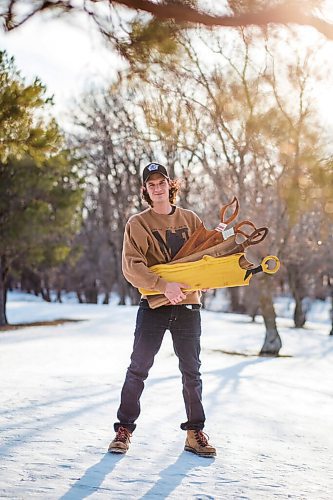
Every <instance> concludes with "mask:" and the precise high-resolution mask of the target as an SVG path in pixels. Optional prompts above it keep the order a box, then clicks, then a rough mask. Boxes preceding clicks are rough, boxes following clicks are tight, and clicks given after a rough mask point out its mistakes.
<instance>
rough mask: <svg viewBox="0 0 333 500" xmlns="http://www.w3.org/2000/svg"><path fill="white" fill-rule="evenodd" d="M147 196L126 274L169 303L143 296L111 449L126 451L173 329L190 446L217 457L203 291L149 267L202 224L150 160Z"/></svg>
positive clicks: (131, 225)
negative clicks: (207, 430)
mask: <svg viewBox="0 0 333 500" xmlns="http://www.w3.org/2000/svg"><path fill="white" fill-rule="evenodd" d="M142 184H143V197H144V198H145V199H146V201H148V203H149V205H150V208H148V209H147V210H144V211H143V212H141V213H139V214H136V215H134V216H132V217H131V218H130V219H129V220H128V222H127V224H126V228H125V235H124V246H123V259H122V265H123V273H124V276H125V278H126V279H127V280H128V281H129V282H130V283H131V284H132V285H133V286H135V287H137V288H139V287H141V288H145V289H151V290H158V291H159V292H160V293H161V294H164V295H165V296H166V297H167V299H168V300H169V304H168V305H165V306H161V307H158V308H156V309H151V308H150V307H149V303H148V301H147V299H146V298H145V297H142V298H141V301H140V305H139V310H138V314H137V319H136V328H135V332H134V346H133V352H132V355H131V363H130V366H129V368H128V370H127V374H126V379H125V382H124V385H123V388H122V391H121V403H120V407H119V409H118V412H117V418H118V422H116V423H115V424H114V429H115V431H116V436H115V438H114V440H113V441H112V442H111V443H110V446H109V450H108V451H109V452H111V453H126V451H127V450H128V447H129V443H130V437H131V435H132V433H133V431H134V430H135V427H136V424H135V421H136V420H137V418H138V416H139V414H140V396H141V394H142V391H143V388H144V380H145V379H146V378H147V377H148V372H149V369H150V368H151V367H152V365H153V363H154V357H155V355H156V354H157V352H158V351H159V349H160V347H161V344H162V340H163V336H164V333H165V331H166V330H170V332H171V335H172V341H173V347H174V351H175V353H176V355H177V356H178V358H179V368H180V371H181V373H182V383H183V397H184V402H185V408H186V414H187V422H185V423H182V424H181V426H180V427H181V429H183V430H186V431H187V438H186V442H185V450H187V451H190V452H192V453H196V454H197V455H200V456H204V457H212V456H215V455H216V450H215V448H214V447H213V446H211V445H210V444H209V443H208V441H207V437H206V435H205V434H204V433H203V432H202V429H203V428H204V423H205V413H204V410H203V406H202V401H201V395H202V383H201V375H200V372H199V368H200V359H199V355H200V334H201V319H200V307H201V305H200V292H191V293H188V294H186V295H185V293H184V292H183V289H185V288H186V284H185V283H169V282H167V281H165V280H164V279H162V278H160V277H158V276H157V275H156V274H154V273H153V272H152V271H150V270H149V267H150V266H153V265H154V264H161V263H165V262H169V261H170V260H171V259H172V258H173V257H174V256H175V255H176V253H177V252H178V251H179V250H180V248H181V247H182V246H183V244H184V243H185V241H186V240H187V239H188V238H189V236H190V235H191V234H192V233H193V232H194V231H195V229H196V228H197V227H198V226H199V225H200V223H201V221H200V219H199V217H198V216H197V215H196V214H195V213H194V212H192V211H190V210H185V209H183V208H180V207H176V206H175V205H174V201H175V197H176V194H177V191H178V189H179V185H178V183H177V181H174V180H170V178H169V175H168V172H167V170H166V168H165V167H164V166H162V165H160V164H158V163H150V164H149V165H147V166H146V167H145V169H144V170H143V177H142Z"/></svg>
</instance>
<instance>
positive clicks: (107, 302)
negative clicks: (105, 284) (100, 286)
mask: <svg viewBox="0 0 333 500" xmlns="http://www.w3.org/2000/svg"><path fill="white" fill-rule="evenodd" d="M109 303H110V293H109V292H105V295H104V299H103V305H108V304H109Z"/></svg>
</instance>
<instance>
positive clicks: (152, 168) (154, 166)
mask: <svg viewBox="0 0 333 500" xmlns="http://www.w3.org/2000/svg"><path fill="white" fill-rule="evenodd" d="M153 174H161V175H163V177H165V178H166V179H169V174H168V171H167V169H166V168H165V167H163V165H160V164H159V163H148V165H146V166H145V168H144V169H143V172H142V184H146V182H147V180H148V179H149V177H150V176H151V175H153Z"/></svg>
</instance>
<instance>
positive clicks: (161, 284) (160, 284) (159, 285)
mask: <svg viewBox="0 0 333 500" xmlns="http://www.w3.org/2000/svg"><path fill="white" fill-rule="evenodd" d="M167 283H168V282H167V281H166V280H164V279H163V278H160V277H158V279H157V281H156V283H155V285H154V290H158V291H159V292H161V293H163V294H164V292H165V289H166V286H167Z"/></svg>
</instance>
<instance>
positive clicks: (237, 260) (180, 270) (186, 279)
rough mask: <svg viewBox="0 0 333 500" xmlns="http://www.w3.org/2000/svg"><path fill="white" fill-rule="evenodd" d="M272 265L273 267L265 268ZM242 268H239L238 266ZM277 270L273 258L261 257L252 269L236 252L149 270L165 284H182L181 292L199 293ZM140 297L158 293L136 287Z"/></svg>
mask: <svg viewBox="0 0 333 500" xmlns="http://www.w3.org/2000/svg"><path fill="white" fill-rule="evenodd" d="M269 262H273V264H274V267H272V268H270V267H269ZM242 266H243V267H242ZM279 268H280V261H279V259H278V258H277V257H275V256H274V255H269V256H267V257H265V258H264V259H263V260H262V262H261V265H260V266H258V267H254V266H253V264H251V263H250V262H248V261H247V260H246V257H245V255H244V253H236V254H233V255H228V256H226V257H211V256H210V255H205V256H204V257H202V259H200V260H197V261H195V262H182V263H178V264H177V263H175V264H172V263H170V264H158V265H156V266H152V267H150V268H149V269H150V270H151V271H153V272H154V273H156V274H157V275H158V276H160V277H161V278H163V279H165V280H166V281H169V282H178V283H186V284H188V285H189V288H188V289H186V290H185V291H193V290H202V289H205V288H226V287H234V286H246V285H248V284H249V283H250V280H251V277H252V276H253V274H256V273H258V272H261V271H263V272H264V273H267V274H275V273H276V272H277V271H278V270H279ZM139 292H140V293H141V294H142V295H157V294H160V293H161V292H158V291H155V290H145V289H143V288H139Z"/></svg>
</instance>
